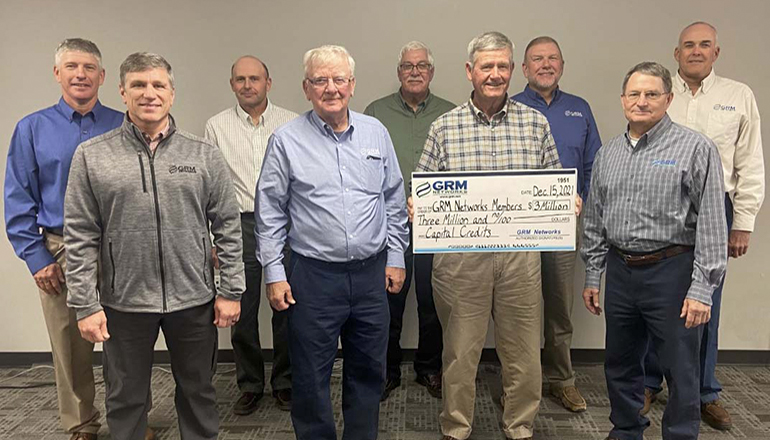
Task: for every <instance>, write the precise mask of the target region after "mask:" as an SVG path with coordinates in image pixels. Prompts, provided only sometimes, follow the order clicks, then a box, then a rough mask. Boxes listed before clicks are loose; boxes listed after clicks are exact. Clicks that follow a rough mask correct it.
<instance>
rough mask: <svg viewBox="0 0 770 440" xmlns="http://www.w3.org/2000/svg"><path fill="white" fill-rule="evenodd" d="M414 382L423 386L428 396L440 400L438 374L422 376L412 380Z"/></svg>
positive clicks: (439, 379) (439, 378) (439, 376)
mask: <svg viewBox="0 0 770 440" xmlns="http://www.w3.org/2000/svg"><path fill="white" fill-rule="evenodd" d="M414 381H415V382H417V383H418V384H420V385H422V386H424V387H425V388H426V389H427V390H428V394H430V395H431V396H433V397H435V398H436V399H440V398H441V375H440V374H424V375H421V376H417V377H416V378H415V379H414Z"/></svg>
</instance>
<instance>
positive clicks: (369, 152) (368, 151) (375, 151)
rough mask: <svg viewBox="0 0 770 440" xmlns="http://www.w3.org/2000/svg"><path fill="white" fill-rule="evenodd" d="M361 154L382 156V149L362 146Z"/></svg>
mask: <svg viewBox="0 0 770 440" xmlns="http://www.w3.org/2000/svg"><path fill="white" fill-rule="evenodd" d="M361 155H362V156H375V157H380V150H379V149H377V148H361Z"/></svg>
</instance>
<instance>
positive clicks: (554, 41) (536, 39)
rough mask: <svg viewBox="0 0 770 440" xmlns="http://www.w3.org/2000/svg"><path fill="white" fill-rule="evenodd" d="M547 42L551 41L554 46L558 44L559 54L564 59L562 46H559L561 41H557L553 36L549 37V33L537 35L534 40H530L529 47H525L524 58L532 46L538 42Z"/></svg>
mask: <svg viewBox="0 0 770 440" xmlns="http://www.w3.org/2000/svg"><path fill="white" fill-rule="evenodd" d="M546 43H551V44H553V45H554V46H556V49H558V50H559V56H560V57H562V59H564V55H562V54H561V46H559V43H557V42H556V40H554V39H553V38H552V37H549V36H547V35H543V36H541V37H537V38H535V39H533V40H532V41H530V42H529V44H527V48H526V49H524V58H526V57H527V52H529V49H531V48H532V46H537V45H538V44H546Z"/></svg>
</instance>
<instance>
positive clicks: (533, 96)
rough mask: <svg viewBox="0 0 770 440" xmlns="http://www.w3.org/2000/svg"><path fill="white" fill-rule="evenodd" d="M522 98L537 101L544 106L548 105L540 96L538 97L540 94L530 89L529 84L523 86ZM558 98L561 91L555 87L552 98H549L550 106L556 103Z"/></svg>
mask: <svg viewBox="0 0 770 440" xmlns="http://www.w3.org/2000/svg"><path fill="white" fill-rule="evenodd" d="M524 96H526V97H527V98H529V99H531V100H533V101H537V102H539V103H541V104H543V105H546V106H548V105H549V104H548V103H547V102H545V99H544V98H543V97H542V96H540V93H537V91H536V90H535V89H533V88H532V87H530V86H529V84H527V85H526V86H524ZM560 97H561V89H559V86H556V89H555V90H554V91H553V98H551V104H553V103H554V102H556V101H558V100H559V98H560Z"/></svg>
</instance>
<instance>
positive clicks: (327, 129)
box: [310, 109, 356, 139]
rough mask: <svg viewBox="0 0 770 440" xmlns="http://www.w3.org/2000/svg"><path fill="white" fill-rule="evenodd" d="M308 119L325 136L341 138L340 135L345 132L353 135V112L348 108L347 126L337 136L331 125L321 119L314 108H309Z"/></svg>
mask: <svg viewBox="0 0 770 440" xmlns="http://www.w3.org/2000/svg"><path fill="white" fill-rule="evenodd" d="M310 120H311V121H312V122H313V124H314V125H315V126H316V127H317V128H318V129H319V130H321V132H322V133H323V134H324V135H326V136H333V137H335V138H338V139H339V138H341V137H342V135H344V134H345V133H349V135H350V136H353V131H354V129H355V125H356V124H355V120H354V118H353V112H351V111H350V109H348V128H346V129H345V131H344V132H342V134H341V135H340V136H337V134H336V133H335V132H334V130H332V127H331V126H330V125H329V124H327V123H326V121H324V120H323V119H321V117H320V116H318V113H316V112H315V110H310Z"/></svg>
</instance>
